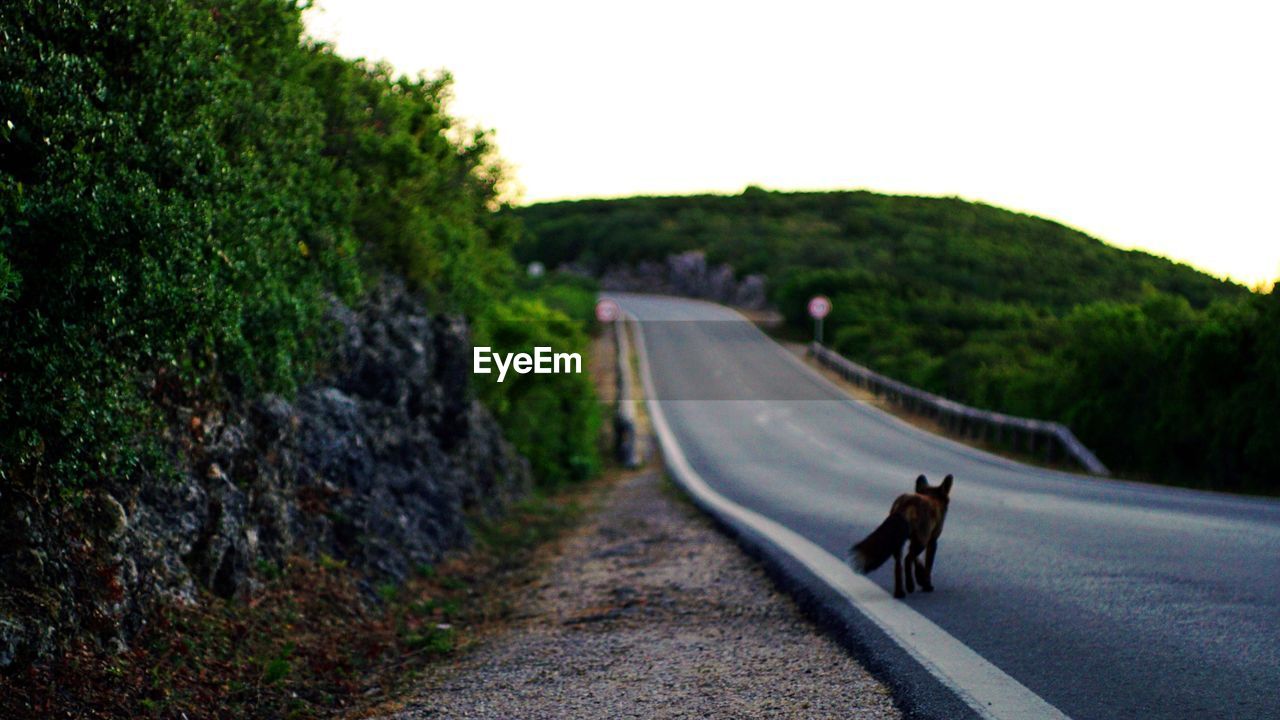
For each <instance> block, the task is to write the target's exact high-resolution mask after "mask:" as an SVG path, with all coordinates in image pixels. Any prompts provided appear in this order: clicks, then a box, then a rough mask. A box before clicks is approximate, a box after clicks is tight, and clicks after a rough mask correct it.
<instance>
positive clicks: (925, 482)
mask: <svg viewBox="0 0 1280 720" xmlns="http://www.w3.org/2000/svg"><path fill="white" fill-rule="evenodd" d="M927 487H929V478H927V477H925V476H923V475H921V476H920V477H918V478H916V492H921V491H922V490H924V489H925V488H927Z"/></svg>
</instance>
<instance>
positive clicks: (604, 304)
mask: <svg viewBox="0 0 1280 720" xmlns="http://www.w3.org/2000/svg"><path fill="white" fill-rule="evenodd" d="M620 315H622V308H620V307H618V303H616V302H614V301H613V300H610V299H609V298H600V300H599V301H597V302H596V319H597V320H599V321H600V322H602V323H610V322H613V321H614V320H617V319H618V316H620Z"/></svg>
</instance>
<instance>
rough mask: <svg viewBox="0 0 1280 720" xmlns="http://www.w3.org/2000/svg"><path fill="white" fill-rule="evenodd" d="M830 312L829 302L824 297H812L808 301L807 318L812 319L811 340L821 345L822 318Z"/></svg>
mask: <svg viewBox="0 0 1280 720" xmlns="http://www.w3.org/2000/svg"><path fill="white" fill-rule="evenodd" d="M830 312H831V301H830V300H828V299H827V297H826V296H825V295H814V296H813V298H812V299H810V300H809V317H811V318H813V340H814V342H816V343H818V344H819V345H821V344H822V318H824V317H826V316H827V314H828V313H830Z"/></svg>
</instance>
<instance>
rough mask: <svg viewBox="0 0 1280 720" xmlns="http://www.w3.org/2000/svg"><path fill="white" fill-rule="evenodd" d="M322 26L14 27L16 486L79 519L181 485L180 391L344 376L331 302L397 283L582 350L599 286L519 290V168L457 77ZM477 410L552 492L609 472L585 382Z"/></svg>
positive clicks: (5, 116) (7, 259) (3, 427)
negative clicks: (155, 479) (372, 52)
mask: <svg viewBox="0 0 1280 720" xmlns="http://www.w3.org/2000/svg"><path fill="white" fill-rule="evenodd" d="M304 5H305V3H299V2H293V1H291V0H230V1H229V2H227V1H223V0H218V1H217V2H214V1H212V0H181V1H180V2H172V3H152V2H145V1H142V0H118V1H112V2H105V1H101V0H74V1H71V2H58V3H48V2H42V1H40V0H15V2H13V3H9V4H8V5H6V7H5V11H4V13H3V15H2V16H0V37H3V38H5V40H4V45H5V47H4V51H3V52H2V53H0V482H4V483H10V484H17V485H20V486H22V487H23V488H25V490H24V491H25V492H28V493H30V494H32V495H35V496H46V495H47V496H49V497H50V498H51V502H64V501H70V502H72V503H73V504H74V502H75V501H76V500H77V498H79V497H80V496H81V495H82V494H83V493H84V492H86V491H88V490H91V489H92V488H93V486H94V485H95V484H96V483H98V481H99V480H98V479H99V478H103V477H116V478H119V477H126V476H130V475H133V474H136V473H139V472H141V471H142V470H143V468H144V467H147V468H148V469H149V470H151V471H154V470H156V469H157V468H161V467H162V466H163V465H164V463H163V461H162V459H161V458H160V452H159V450H160V449H159V448H157V447H156V446H155V444H154V443H153V442H152V441H150V440H149V438H152V437H155V436H156V435H157V434H158V433H157V431H158V425H159V424H161V423H162V422H163V419H162V418H163V414H162V413H160V412H158V411H157V406H158V405H159V404H161V403H163V401H164V398H165V397H166V396H169V395H172V394H175V393H174V392H173V388H174V387H175V386H177V387H180V388H182V391H181V392H182V394H183V395H185V396H188V397H190V396H196V397H203V398H206V399H207V398H210V397H219V396H225V395H227V394H236V395H241V396H247V397H252V396H254V395H255V394H257V393H261V392H266V391H271V392H283V393H286V394H287V393H288V392H290V391H291V390H292V389H294V388H295V387H297V386H298V384H299V383H301V382H304V381H306V380H307V379H308V378H310V377H313V376H314V374H315V373H316V372H317V371H319V370H321V369H322V368H323V365H324V363H325V359H326V358H325V352H326V349H327V347H329V344H328V337H329V336H328V334H329V332H330V328H329V327H328V326H327V325H326V323H325V321H324V319H323V318H324V312H325V310H326V308H327V307H328V306H329V304H330V302H331V298H334V297H337V298H341V299H343V300H345V301H347V302H355V301H358V299H359V297H360V295H361V292H362V288H363V287H365V286H366V285H369V284H370V283H369V280H370V279H371V278H373V277H375V276H376V275H377V274H379V273H384V272H391V273H396V274H399V275H402V276H404V277H405V278H407V279H408V280H409V281H410V282H411V283H412V285H413V287H414V288H415V289H416V290H417V291H418V292H419V293H420V294H421V295H422V296H423V298H424V299H425V300H426V301H427V303H428V307H430V308H431V309H432V310H434V311H437V312H452V313H462V314H465V315H466V316H467V317H468V319H469V320H470V322H471V323H472V328H473V333H474V334H475V336H477V337H479V338H491V337H495V336H501V337H502V338H503V339H508V340H510V341H511V342H516V343H519V344H522V345H524V346H525V348H527V347H529V346H532V345H534V344H539V345H552V346H555V347H556V348H557V349H558V350H559V349H560V348H561V347H562V346H565V345H570V346H572V350H573V351H584V352H585V349H586V344H585V334H584V332H585V331H584V328H585V326H584V325H583V323H582V319H583V315H584V313H583V309H582V306H583V304H584V303H585V302H587V301H586V300H584V299H583V297H584V296H585V295H589V294H590V288H589V287H583V286H581V285H572V284H571V285H566V286H565V287H560V286H559V285H560V283H558V282H557V281H555V280H554V279H552V280H547V281H543V282H541V283H540V284H539V285H538V286H537V287H519V286H517V281H516V278H517V276H518V275H520V273H519V272H518V269H517V266H516V265H515V263H514V262H513V260H512V257H511V252H510V250H511V246H512V244H513V243H514V242H515V240H516V238H517V237H518V230H517V227H516V225H517V221H516V219H515V218H514V217H513V216H511V215H510V214H509V213H501V212H499V210H500V209H501V208H502V207H503V206H504V201H503V197H502V194H501V187H502V181H503V177H504V175H503V169H502V165H501V161H500V159H499V158H498V157H497V156H496V154H495V152H494V150H493V147H492V143H491V139H490V136H489V134H488V133H487V132H484V131H479V130H475V129H473V128H469V127H466V126H465V125H463V124H461V123H459V122H458V121H457V120H455V119H454V118H453V117H451V116H450V115H449V113H448V100H449V95H450V88H451V79H450V78H449V76H448V75H439V76H435V77H401V76H397V75H395V74H394V73H393V72H392V71H391V69H390V68H389V67H387V66H384V65H375V64H370V63H368V62H364V61H361V60H350V59H347V58H343V57H341V56H338V55H336V54H335V53H334V52H333V51H332V50H331V49H330V48H329V47H326V46H324V45H322V44H315V43H311V42H309V41H306V40H305V39H304V38H303V36H302V24H301V11H302V8H303V6H304ZM544 296H545V298H546V300H547V301H546V302H544ZM566 311H567V312H568V313H570V314H566ZM517 321H518V322H517ZM513 325H518V327H519V331H518V332H515V331H513V330H511V327H512V326H513ZM516 335H518V336H516ZM522 349H523V348H522ZM481 393H482V397H483V399H484V400H485V401H486V402H487V403H488V404H489V405H490V406H491V407H493V408H494V409H495V410H496V414H497V416H498V417H499V419H500V421H501V422H502V423H503V425H504V429H505V430H506V431H507V433H508V434H509V436H510V438H511V439H512V440H513V442H514V443H515V444H516V445H517V447H518V449H520V450H521V451H522V452H524V453H525V454H527V455H530V457H531V458H532V459H533V462H534V466H535V470H536V471H537V475H538V478H539V480H541V481H545V482H546V483H548V484H557V483H560V482H562V481H564V480H565V479H581V478H584V477H587V476H589V475H590V474H591V473H592V472H593V471H594V468H595V467H596V465H597V464H598V462H597V460H596V457H595V448H594V444H593V442H592V441H591V438H593V437H594V432H595V430H594V428H595V425H596V424H597V423H598V418H597V417H596V414H597V409H596V407H595V401H594V399H593V397H592V394H591V387H590V383H588V382H584V381H582V379H581V378H577V379H565V380H563V382H560V383H559V384H557V385H556V386H555V387H554V388H553V387H551V384H549V383H542V384H539V386H537V387H534V386H533V384H532V383H520V382H514V383H504V384H503V385H502V386H493V387H489V386H486V387H485V388H483V389H482V390H481ZM552 395H555V396H557V397H558V399H557V400H556V401H554V402H553V401H552V400H551V399H550V398H551V396H552ZM548 438H554V439H555V440H556V442H555V443H552V444H551V445H548V443H547V439H548Z"/></svg>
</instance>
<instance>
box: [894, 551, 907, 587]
mask: <svg viewBox="0 0 1280 720" xmlns="http://www.w3.org/2000/svg"><path fill="white" fill-rule="evenodd" d="M893 596H894V597H896V598H904V597H906V596H907V594H906V593H904V592H902V548H901V547H898V548H896V549H895V550H894V551H893Z"/></svg>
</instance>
